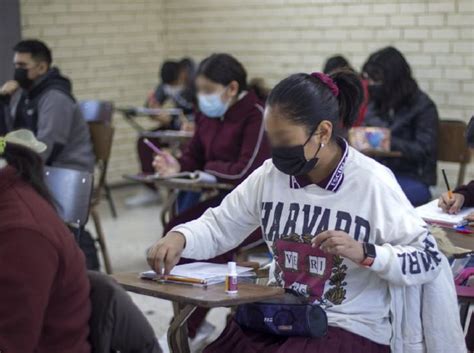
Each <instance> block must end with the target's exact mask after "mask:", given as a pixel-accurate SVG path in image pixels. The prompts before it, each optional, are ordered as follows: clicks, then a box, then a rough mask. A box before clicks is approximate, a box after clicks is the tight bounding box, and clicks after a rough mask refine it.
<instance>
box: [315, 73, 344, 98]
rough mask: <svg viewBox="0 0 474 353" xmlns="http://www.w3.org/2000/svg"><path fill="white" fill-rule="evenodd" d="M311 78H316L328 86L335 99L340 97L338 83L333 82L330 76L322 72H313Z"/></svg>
mask: <svg viewBox="0 0 474 353" xmlns="http://www.w3.org/2000/svg"><path fill="white" fill-rule="evenodd" d="M311 76H313V77H316V78H317V79H318V80H320V81H321V82H322V83H324V84H325V85H326V86H328V87H329V89H330V90H331V92H332V94H334V96H335V97H337V96H338V95H339V87H337V85H336V83H335V82H334V81H333V79H332V78H331V77H330V76H329V75H326V74H325V73H322V72H313V73H312V74H311Z"/></svg>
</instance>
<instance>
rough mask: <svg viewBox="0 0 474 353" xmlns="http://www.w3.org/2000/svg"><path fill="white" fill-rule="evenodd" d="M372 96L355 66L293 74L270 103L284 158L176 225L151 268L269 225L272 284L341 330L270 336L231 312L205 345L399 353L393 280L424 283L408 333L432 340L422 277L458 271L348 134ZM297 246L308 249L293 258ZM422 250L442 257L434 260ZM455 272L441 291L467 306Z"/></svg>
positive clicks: (221, 249)
mask: <svg viewBox="0 0 474 353" xmlns="http://www.w3.org/2000/svg"><path fill="white" fill-rule="evenodd" d="M361 100H362V93H361V87H360V80H359V78H358V77H357V75H355V74H353V73H351V72H347V71H345V72H335V73H333V74H331V75H330V76H327V75H325V74H322V73H313V74H311V75H309V74H303V73H301V74H295V75H291V76H289V77H288V78H286V79H284V80H283V81H281V82H280V83H279V84H278V85H277V86H275V88H273V90H272V91H271V93H270V96H269V97H268V100H267V106H266V109H265V118H264V121H265V127H266V131H267V135H268V138H269V141H270V143H271V145H272V160H268V161H266V162H265V163H264V164H263V166H261V167H260V168H258V169H257V170H256V171H254V172H253V173H252V174H251V175H250V176H249V177H248V178H247V179H246V180H245V181H244V182H242V183H241V184H240V185H239V186H238V187H237V188H236V189H235V190H233V191H232V192H231V193H230V194H229V195H228V196H227V197H226V198H225V199H224V200H223V202H222V203H221V205H220V206H219V207H217V208H212V209H209V210H207V211H206V213H205V214H204V215H203V216H202V217H200V218H199V219H197V220H194V221H191V222H189V223H186V224H182V225H178V226H176V227H175V228H173V229H172V230H171V231H170V232H169V233H168V234H167V235H166V237H164V238H163V239H161V240H160V241H158V242H157V243H156V244H155V245H154V246H153V247H152V248H151V249H150V250H149V252H148V262H149V264H150V265H151V267H152V268H153V269H155V271H157V272H160V271H161V268H162V264H163V263H164V265H165V273H168V272H169V271H171V269H172V268H173V267H174V266H175V265H176V264H177V263H178V261H179V259H180V257H187V258H195V259H208V258H212V257H214V256H216V255H219V254H222V253H225V252H226V251H228V250H229V249H232V248H235V247H236V246H237V245H238V244H239V243H241V242H242V241H243V240H244V239H245V238H246V236H247V234H248V233H249V232H250V231H251V230H253V229H255V227H261V229H262V232H263V238H264V240H265V241H266V242H267V244H268V246H269V249H271V250H272V253H273V254H274V261H273V264H272V268H271V270H270V281H271V284H273V285H278V286H282V287H286V288H291V289H293V290H296V291H298V292H299V293H300V294H302V295H304V296H306V297H307V298H308V299H309V300H310V302H311V303H314V304H319V305H321V307H322V308H323V309H324V310H325V311H326V313H327V316H328V320H329V331H328V333H327V335H326V336H324V337H322V338H309V337H283V336H282V337H279V336H275V335H268V334H265V333H261V332H256V331H253V330H250V329H246V328H242V327H240V326H239V325H238V324H237V323H236V322H235V321H234V320H231V321H230V322H229V324H228V325H227V327H226V328H225V330H224V332H223V333H222V334H221V336H220V337H219V338H218V339H217V341H215V342H214V343H212V344H211V345H210V346H208V347H207V348H206V349H205V350H204V352H205V353H214V352H216V353H217V352H219V353H221V352H226V353H233V352H236V353H237V352H259V353H276V352H278V353H290V352H291V353H293V352H298V353H326V352H327V353H337V352H341V353H342V352H343V353H350V352H367V353H369V352H387V353H388V352H390V346H389V344H390V343H391V337H392V327H391V320H393V319H394V318H395V319H397V318H399V317H400V316H403V313H404V312H406V307H404V306H403V305H402V306H397V307H396V309H395V310H396V312H395V313H393V312H392V315H393V316H392V315H391V314H390V307H391V296H390V294H389V288H390V287H391V286H393V287H394V290H395V291H397V290H402V289H403V290H404V288H405V287H403V286H413V287H410V293H413V294H414V295H412V296H410V298H411V299H413V301H410V308H409V310H410V311H411V313H414V314H413V316H412V317H413V320H414V321H409V322H408V326H409V328H407V330H408V331H409V332H410V336H412V337H410V338H412V339H413V340H414V341H410V342H405V344H412V345H413V346H416V347H418V348H416V349H417V350H416V351H417V352H420V351H422V348H421V349H420V346H422V345H423V333H421V332H420V331H416V330H417V329H418V328H419V327H420V326H419V325H421V322H420V321H421V316H420V315H421V312H422V309H421V302H420V298H421V297H420V295H421V294H420V292H419V291H420V290H421V286H419V285H421V284H423V283H427V282H430V281H432V280H434V279H435V278H436V277H437V276H438V274H439V273H440V272H441V264H440V263H441V261H443V263H442V264H443V265H444V266H445V267H443V269H444V270H445V272H443V273H444V274H446V273H447V275H448V276H449V275H450V272H449V268H447V267H446V266H448V265H447V261H446V259H445V258H443V255H442V254H441V253H439V251H438V249H437V247H436V241H435V240H434V238H433V237H432V235H431V234H430V233H429V231H428V229H427V228H426V225H425V223H424V222H423V220H422V219H421V218H420V217H419V216H418V215H417V213H416V211H415V209H414V208H413V207H412V205H411V204H410V202H409V201H408V199H407V198H406V196H405V195H404V193H403V191H402V190H401V188H400V186H399V185H398V183H397V181H396V179H395V177H394V176H393V174H392V173H391V172H390V170H388V169H387V168H386V167H384V166H383V165H381V164H379V163H378V162H376V161H375V160H373V159H371V158H369V157H367V156H364V155H363V154H361V153H359V152H358V151H356V150H355V149H353V148H351V147H350V146H348V144H347V142H346V141H345V140H343V139H341V138H340V137H338V133H337V131H335V129H336V127H337V126H339V122H340V120H341V119H342V120H343V121H344V122H345V123H346V124H349V125H350V122H352V121H354V119H355V118H356V116H357V114H358V109H359V104H360V102H361ZM288 255H291V257H292V259H298V260H295V261H285V259H287V256H288ZM308 256H313V257H316V258H318V261H317V263H319V264H321V266H318V267H317V268H313V269H311V268H309V267H308V265H307V264H308V263H309V262H307V261H309V259H308ZM422 261H425V262H426V261H429V263H430V265H429V266H426V265H425V266H422V265H421V263H422ZM295 265H296V267H295ZM450 283H451V287H449V286H447V287H449V288H442V289H441V290H439V291H438V292H437V296H438V295H439V298H443V302H444V303H446V305H452V304H453V303H454V307H453V309H452V310H454V311H455V310H456V298H455V295H454V294H453V295H451V293H453V290H454V283H453V281H452V276H451V282H450ZM444 300H445V301H444ZM447 303H449V304H447ZM435 309H437V308H432V310H435ZM397 315H398V316H397ZM431 317H433V316H431ZM435 317H436V316H435ZM453 317H454V320H453V321H449V323H450V324H451V322H455V323H457V324H455V325H454V326H452V330H453V331H456V333H457V334H458V335H457V336H456V337H459V334H460V324H459V317H457V318H456V315H454V316H453ZM436 319H437V320H438V319H439V317H436ZM443 319H444V320H445V322H446V321H447V320H449V319H450V318H443ZM432 323H433V320H429V319H426V320H425V321H424V322H423V325H425V324H427V327H426V329H427V330H428V331H429V330H430V328H431V327H430V325H429V324H432ZM413 328H416V330H414V329H413ZM450 329H451V327H450ZM397 330H398V326H397V328H396V329H395V331H394V332H398V331H397ZM403 331H405V330H403ZM415 331H416V332H415ZM400 333H401V332H398V334H400ZM429 334H430V338H431V335H433V337H435V338H436V337H439V338H438V342H436V343H439V340H440V339H441V340H443V339H446V337H448V336H449V335H450V334H451V331H450V332H448V333H447V332H441V331H439V330H433V332H430V333H429ZM461 335H462V333H461ZM398 338H399V336H398V335H397V343H400V341H398ZM404 339H406V337H404ZM460 345H462V342H461V343H460ZM451 348H452V350H450V351H453V352H454V351H456V352H460V350H459V349H458V348H457V347H454V346H453V347H451ZM398 352H401V350H400V349H399V350H397V351H396V353H398ZM403 352H404V353H406V352H407V351H406V350H403Z"/></svg>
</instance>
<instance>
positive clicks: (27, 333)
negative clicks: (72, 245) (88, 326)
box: [0, 229, 59, 353]
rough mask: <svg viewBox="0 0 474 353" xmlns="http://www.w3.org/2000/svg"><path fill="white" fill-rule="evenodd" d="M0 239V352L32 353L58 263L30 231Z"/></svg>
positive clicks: (54, 254) (53, 253)
mask: <svg viewBox="0 0 474 353" xmlns="http://www.w3.org/2000/svg"><path fill="white" fill-rule="evenodd" d="M9 232H10V233H14V234H2V236H1V237H0V288H1V290H0V351H1V352H11V353H33V352H36V351H37V344H38V341H39V338H40V335H41V332H42V330H43V320H44V314H45V311H46V308H47V307H48V303H49V300H50V292H51V288H52V286H53V282H54V276H55V274H56V272H57V271H58V265H59V260H58V256H57V252H56V250H55V249H54V247H53V246H52V245H51V244H50V243H49V242H48V241H47V240H45V239H44V238H42V237H41V235H39V234H36V233H35V232H34V231H30V230H23V229H18V230H10V231H9Z"/></svg>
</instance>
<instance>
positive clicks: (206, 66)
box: [197, 54, 247, 93]
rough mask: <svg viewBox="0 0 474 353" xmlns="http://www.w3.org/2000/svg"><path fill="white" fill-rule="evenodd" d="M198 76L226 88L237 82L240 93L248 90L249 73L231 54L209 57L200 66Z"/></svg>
mask: <svg viewBox="0 0 474 353" xmlns="http://www.w3.org/2000/svg"><path fill="white" fill-rule="evenodd" d="M197 74H198V75H202V76H204V77H206V78H207V79H209V80H211V81H213V82H216V83H220V84H221V85H224V86H227V85H228V84H229V83H231V82H232V81H237V83H238V84H239V93H240V92H242V91H244V90H246V89H247V71H245V69H244V67H243V65H242V64H241V63H240V62H239V61H238V60H237V59H236V58H234V57H233V56H232V55H229V54H212V55H211V56H209V57H207V58H206V59H204V60H203V61H202V62H201V63H200V64H199V68H198V72H197Z"/></svg>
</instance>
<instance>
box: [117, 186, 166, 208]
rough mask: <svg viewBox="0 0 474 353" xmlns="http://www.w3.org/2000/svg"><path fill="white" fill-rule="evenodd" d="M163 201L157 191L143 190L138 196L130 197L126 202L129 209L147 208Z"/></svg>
mask: <svg viewBox="0 0 474 353" xmlns="http://www.w3.org/2000/svg"><path fill="white" fill-rule="evenodd" d="M160 201H161V198H160V194H159V193H158V192H157V191H154V190H150V189H143V190H142V191H140V192H139V193H138V194H136V195H134V196H131V197H128V198H127V199H126V200H125V206H126V207H129V208H133V207H139V206H147V205H151V204H154V203H159V202H160Z"/></svg>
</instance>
